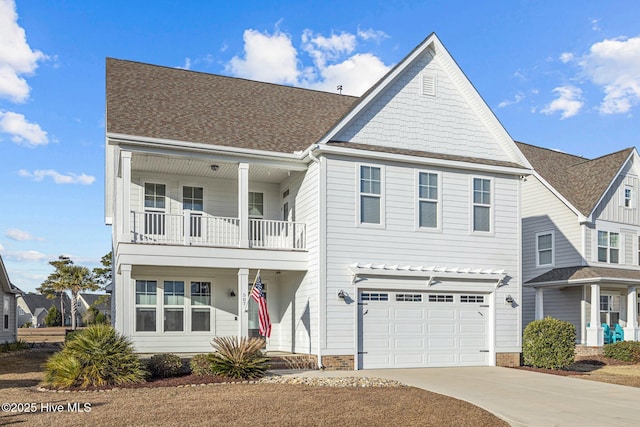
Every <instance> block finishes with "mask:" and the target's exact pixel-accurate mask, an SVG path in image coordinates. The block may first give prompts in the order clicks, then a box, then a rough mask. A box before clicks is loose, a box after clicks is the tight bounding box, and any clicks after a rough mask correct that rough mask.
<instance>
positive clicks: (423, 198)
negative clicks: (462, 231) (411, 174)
mask: <svg viewBox="0 0 640 427" xmlns="http://www.w3.org/2000/svg"><path fill="white" fill-rule="evenodd" d="M418 226H419V227H421V228H437V227H438V174H436V173H429V172H419V173H418Z"/></svg>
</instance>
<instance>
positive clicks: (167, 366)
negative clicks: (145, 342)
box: [147, 353, 182, 378]
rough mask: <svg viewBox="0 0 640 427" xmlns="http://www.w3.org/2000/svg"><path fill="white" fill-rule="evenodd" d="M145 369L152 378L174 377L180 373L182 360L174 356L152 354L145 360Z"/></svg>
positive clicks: (169, 354)
mask: <svg viewBox="0 0 640 427" xmlns="http://www.w3.org/2000/svg"><path fill="white" fill-rule="evenodd" d="M147 369H148V370H149V373H150V374H151V376H152V377H154V378H168V377H176V376H178V375H180V374H181V373H182V359H180V357H178V356H177V355H175V354H171V353H163V354H154V355H153V356H151V358H150V359H149V360H147Z"/></svg>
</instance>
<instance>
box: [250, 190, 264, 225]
mask: <svg viewBox="0 0 640 427" xmlns="http://www.w3.org/2000/svg"><path fill="white" fill-rule="evenodd" d="M249 218H260V219H261V218H264V194H263V193H257V192H254V191H250V192H249Z"/></svg>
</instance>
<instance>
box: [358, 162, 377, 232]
mask: <svg viewBox="0 0 640 427" xmlns="http://www.w3.org/2000/svg"><path fill="white" fill-rule="evenodd" d="M381 207H382V171H381V169H380V168H379V167H375V166H360V223H361V224H382V221H381V219H382V218H381Z"/></svg>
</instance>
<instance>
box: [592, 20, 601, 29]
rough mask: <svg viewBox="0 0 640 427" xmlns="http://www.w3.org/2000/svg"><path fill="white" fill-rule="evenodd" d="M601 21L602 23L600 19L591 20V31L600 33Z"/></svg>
mask: <svg viewBox="0 0 640 427" xmlns="http://www.w3.org/2000/svg"><path fill="white" fill-rule="evenodd" d="M599 21H600V20H599V19H592V20H591V29H592V30H593V31H598V32H600V31H602V28H600V26H599V25H598V22H599Z"/></svg>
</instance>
